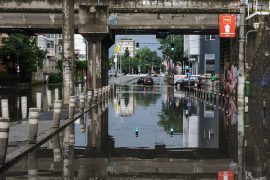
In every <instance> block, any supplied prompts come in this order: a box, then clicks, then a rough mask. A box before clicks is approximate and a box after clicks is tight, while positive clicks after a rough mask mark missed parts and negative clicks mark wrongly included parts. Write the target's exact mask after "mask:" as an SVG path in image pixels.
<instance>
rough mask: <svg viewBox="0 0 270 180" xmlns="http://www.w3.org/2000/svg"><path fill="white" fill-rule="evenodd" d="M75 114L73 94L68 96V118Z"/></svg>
mask: <svg viewBox="0 0 270 180" xmlns="http://www.w3.org/2000/svg"><path fill="white" fill-rule="evenodd" d="M74 114H75V96H70V97H69V106H68V118H69V119H73V118H74Z"/></svg>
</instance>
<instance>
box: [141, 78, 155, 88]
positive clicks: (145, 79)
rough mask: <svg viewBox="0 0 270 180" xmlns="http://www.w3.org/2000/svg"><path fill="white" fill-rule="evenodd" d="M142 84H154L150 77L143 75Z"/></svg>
mask: <svg viewBox="0 0 270 180" xmlns="http://www.w3.org/2000/svg"><path fill="white" fill-rule="evenodd" d="M143 85H151V86H152V85H154V80H153V78H151V77H145V78H144V79H143Z"/></svg>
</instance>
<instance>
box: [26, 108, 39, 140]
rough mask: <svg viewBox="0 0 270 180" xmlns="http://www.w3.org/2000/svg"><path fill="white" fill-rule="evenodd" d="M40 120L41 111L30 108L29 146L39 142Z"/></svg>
mask: <svg viewBox="0 0 270 180" xmlns="http://www.w3.org/2000/svg"><path fill="white" fill-rule="evenodd" d="M38 118H39V109H38V108H30V109H29V132H28V133H29V136H28V138H29V141H28V142H29V144H36V141H37V132H38Z"/></svg>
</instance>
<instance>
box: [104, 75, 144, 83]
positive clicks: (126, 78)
mask: <svg viewBox="0 0 270 180" xmlns="http://www.w3.org/2000/svg"><path fill="white" fill-rule="evenodd" d="M138 78H139V76H120V77H110V79H109V84H116V85H127V84H130V83H132V81H135V80H137V79H138Z"/></svg>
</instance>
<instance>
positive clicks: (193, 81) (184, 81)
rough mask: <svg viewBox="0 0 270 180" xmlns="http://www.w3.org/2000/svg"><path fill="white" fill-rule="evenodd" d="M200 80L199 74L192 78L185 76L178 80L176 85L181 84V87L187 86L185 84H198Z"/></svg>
mask: <svg viewBox="0 0 270 180" xmlns="http://www.w3.org/2000/svg"><path fill="white" fill-rule="evenodd" d="M198 82H199V79H198V77H197V76H192V77H190V78H184V79H180V80H178V81H176V83H175V85H176V86H178V85H180V87H185V86H189V83H190V86H197V85H198Z"/></svg>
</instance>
